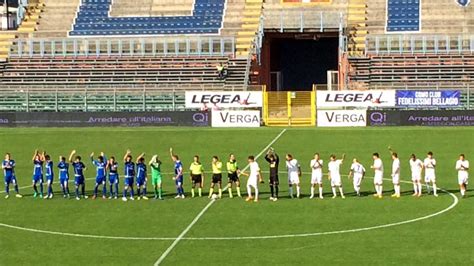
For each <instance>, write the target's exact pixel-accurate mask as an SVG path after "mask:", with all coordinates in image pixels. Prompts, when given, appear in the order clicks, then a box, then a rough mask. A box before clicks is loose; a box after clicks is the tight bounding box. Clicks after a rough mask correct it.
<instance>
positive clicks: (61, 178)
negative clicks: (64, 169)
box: [59, 176, 69, 185]
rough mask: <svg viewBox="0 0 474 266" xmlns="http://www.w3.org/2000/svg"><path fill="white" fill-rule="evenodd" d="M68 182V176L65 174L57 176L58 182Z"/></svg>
mask: <svg viewBox="0 0 474 266" xmlns="http://www.w3.org/2000/svg"><path fill="white" fill-rule="evenodd" d="M68 182H69V177H67V176H63V177H60V178H59V184H61V185H63V184H64V183H68Z"/></svg>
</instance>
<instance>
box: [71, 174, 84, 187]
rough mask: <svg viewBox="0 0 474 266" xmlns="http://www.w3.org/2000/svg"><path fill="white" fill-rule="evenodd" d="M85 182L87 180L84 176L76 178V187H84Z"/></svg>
mask: <svg viewBox="0 0 474 266" xmlns="http://www.w3.org/2000/svg"><path fill="white" fill-rule="evenodd" d="M84 182H85V178H84V176H83V175H81V176H75V177H74V184H76V186H79V185H84Z"/></svg>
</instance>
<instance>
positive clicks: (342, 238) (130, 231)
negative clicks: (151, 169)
mask: <svg viewBox="0 0 474 266" xmlns="http://www.w3.org/2000/svg"><path fill="white" fill-rule="evenodd" d="M281 130H282V129H280V128H262V129H193V128H136V129H135V128H133V129H117V128H100V129H2V130H0V152H1V153H4V152H7V151H8V152H11V153H12V155H13V158H14V159H15V160H16V161H17V169H16V172H17V176H18V180H19V183H20V186H21V187H22V188H21V193H22V194H24V195H25V197H24V198H23V199H17V198H14V197H11V198H10V199H8V200H5V199H3V195H4V194H0V207H1V216H0V223H3V224H8V225H15V226H18V227H24V228H30V229H37V230H45V231H54V232H63V233H72V234H80V235H95V236H109V237H113V236H120V237H140V238H170V239H167V240H156V239H155V240H150V239H148V240H145V239H143V240H123V239H104V238H83V237H77V236H65V235H51V234H44V233H39V232H29V231H22V230H18V229H13V228H7V227H4V226H0V258H1V262H0V265H32V264H36V265H38V264H39V265H42V264H48V265H57V264H63V265H64V264H66V265H84V264H89V265H132V264H134V265H136V264H138V265H152V264H153V263H155V261H156V260H157V259H158V258H159V257H160V256H161V254H163V252H164V251H165V250H166V249H167V248H168V247H169V246H170V245H171V243H172V242H173V239H175V238H176V237H177V236H178V235H180V233H181V232H182V231H183V230H184V229H185V228H186V227H187V226H188V225H189V224H190V223H191V221H192V220H193V219H194V218H195V217H196V216H197V215H198V213H199V212H200V211H201V210H202V209H203V208H204V207H205V206H206V205H207V204H208V203H209V200H208V199H207V198H201V199H199V198H198V199H191V198H189V197H188V198H186V199H185V200H175V199H173V196H174V191H175V189H174V183H173V181H172V179H171V174H169V173H170V172H172V162H171V160H170V159H169V158H168V157H169V156H168V149H169V147H170V146H172V147H173V148H174V149H175V151H176V153H177V154H179V155H180V157H181V158H182V161H183V163H184V166H185V168H186V169H187V168H188V166H189V163H190V162H191V159H192V156H193V155H195V154H199V155H200V156H201V158H202V162H203V163H204V165H205V167H206V168H207V169H209V168H210V158H211V156H213V155H219V156H220V157H221V158H223V159H226V157H227V155H228V154H229V153H231V152H232V153H235V154H236V156H237V158H238V161H239V163H240V165H241V167H243V166H245V165H246V164H245V158H246V157H247V156H248V155H250V154H253V155H257V154H258V153H259V152H260V151H262V149H263V148H264V147H265V146H267V144H268V143H270V141H272V140H273V139H274V138H275V137H276V136H277V135H278V134H279V133H280V132H281ZM473 136H474V128H421V127H420V128H364V129H362V128H360V129H288V130H287V131H286V132H285V133H284V134H283V135H282V136H281V138H280V139H278V140H277V142H276V143H275V144H274V145H273V147H274V148H275V149H276V150H277V152H279V154H280V155H281V157H283V156H284V154H285V153H288V152H290V153H292V154H293V155H294V156H295V157H296V158H297V159H298V160H299V161H300V163H301V165H302V168H303V171H304V172H305V173H304V175H303V178H302V193H303V196H304V197H303V198H302V199H299V200H296V199H294V200H291V199H288V197H287V185H286V184H285V183H286V182H285V180H286V175H285V174H284V173H282V174H281V175H280V180H281V181H282V182H281V183H282V184H281V186H280V188H281V192H280V196H281V199H280V200H279V201H278V202H270V201H268V200H267V199H268V197H269V194H268V193H269V189H268V186H267V184H265V185H260V190H261V198H262V200H261V201H260V202H259V203H247V202H245V201H244V200H242V199H238V198H234V199H229V198H228V196H227V194H226V193H224V196H225V197H224V199H222V200H218V201H216V202H215V203H214V204H212V206H211V207H210V208H209V209H208V210H207V211H206V212H205V213H204V215H203V216H202V217H201V218H200V219H199V221H198V222H197V223H196V224H194V226H193V227H192V228H191V229H190V231H189V232H188V233H187V234H186V235H185V236H184V237H185V239H183V240H181V241H179V242H178V244H177V245H176V246H175V247H174V248H173V249H172V250H171V252H170V253H169V254H168V256H167V257H166V258H165V260H164V261H163V265H203V264H206V265H224V264H227V265H242V264H251V265H257V264H260V265H269V264H276V265H294V264H295V263H299V264H301V265H314V264H323V265H329V264H332V265H354V264H356V265H403V264H405V265H428V264H433V265H454V264H455V265H473V264H474V252H473V246H474V233H473V232H474V223H473V219H474V205H473V200H474V191H472V190H470V191H469V192H468V195H469V197H468V198H464V199H460V200H459V204H458V205H457V206H456V207H455V208H453V209H452V210H450V211H448V212H446V213H443V214H441V215H438V216H435V217H432V218H430V219H425V220H422V221H418V222H414V223H409V224H404V225H398V226H393V227H388V228H380V229H375V230H369V231H362V232H349V233H343V234H330V235H316V236H306V237H291V238H278V239H240V240H237V239H230V240H199V238H202V237H216V238H219V237H255V236H278V235H294V234H311V233H324V232H331V231H340V230H350V229H357V228H366V227H372V226H378V225H383V224H390V223H396V222H401V221H406V220H410V219H415V218H417V217H422V216H426V215H429V214H432V213H436V212H438V211H441V210H443V209H445V208H447V207H449V206H450V205H451V204H452V203H453V198H452V197H451V196H450V195H448V194H446V193H441V194H440V197H438V198H435V197H433V196H424V197H422V198H419V199H416V198H412V197H411V196H409V195H410V194H411V189H412V186H411V185H410V184H405V183H404V184H403V185H402V190H403V191H404V192H405V194H404V196H403V197H402V198H400V199H398V200H397V199H392V198H390V197H389V195H390V194H391V190H392V185H391V182H390V181H388V180H387V181H385V183H384V190H385V195H386V197H384V198H383V199H382V200H378V199H374V198H372V197H371V196H370V197H369V196H367V197H361V198H357V197H353V196H352V185H351V182H350V181H349V180H347V178H345V177H344V178H343V183H344V189H345V192H346V193H347V194H348V196H349V197H348V198H347V199H345V200H342V199H340V198H338V199H335V200H332V199H330V195H329V192H330V188H329V187H328V184H329V182H328V181H326V182H325V188H324V190H325V193H327V195H326V198H325V199H324V200H310V199H309V198H308V194H309V179H310V176H309V174H308V172H309V160H310V159H311V157H312V155H313V153H314V152H319V153H320V154H321V155H322V157H323V159H324V161H325V162H324V163H325V166H326V163H327V161H328V157H329V155H330V154H332V153H335V154H338V155H340V154H342V153H346V155H347V161H346V162H345V163H344V165H343V167H342V171H341V172H342V173H343V174H347V172H348V170H349V166H350V159H352V158H353V157H357V158H359V159H360V161H361V162H362V163H363V164H364V165H365V166H366V168H367V169H369V166H370V163H371V154H372V153H373V152H375V151H378V152H380V153H381V155H382V159H383V161H384V165H385V177H386V178H389V172H390V167H391V160H390V158H389V153H388V151H387V146H388V145H389V144H390V145H392V147H394V149H396V150H397V152H398V153H399V156H400V158H401V161H402V178H403V179H404V180H406V181H408V180H409V179H410V178H409V175H410V173H409V168H408V158H409V155H410V154H411V153H416V154H417V155H418V156H419V157H421V158H424V155H425V153H426V152H427V151H429V150H432V151H433V152H434V153H435V157H436V159H437V161H438V168H437V177H438V185H439V186H440V187H442V188H443V189H446V190H448V191H451V192H453V193H456V195H458V194H459V193H458V187H457V178H456V176H457V175H456V171H455V170H454V164H455V161H456V160H457V156H458V154H459V153H461V152H463V153H466V155H467V157H468V159H471V161H473V160H474V159H472V158H473V157H474V155H473V154H472V152H473V150H474V138H473ZM35 148H39V149H46V150H47V152H48V153H49V154H50V155H52V158H54V159H55V161H56V159H57V157H58V156H59V155H67V154H68V153H69V152H70V151H71V150H72V149H76V150H77V151H78V154H79V155H82V157H83V158H85V160H84V161H85V163H86V165H87V166H89V169H88V170H87V171H86V178H88V180H87V182H86V188H87V190H88V193H91V190H92V188H93V182H94V181H93V180H94V179H93V177H94V169H93V167H91V164H90V162H89V160H88V158H87V157H88V155H89V154H90V153H91V152H95V153H96V154H97V153H99V152H100V151H104V152H106V154H107V155H108V156H112V155H113V156H116V157H117V158H121V157H122V156H123V154H124V152H125V150H126V149H127V148H130V149H132V151H133V154H134V156H136V155H138V154H139V153H141V152H142V151H143V152H146V154H147V157H146V158H147V159H149V158H150V157H151V155H152V154H159V155H160V156H161V157H162V160H163V162H164V166H163V172H165V173H167V174H166V175H165V182H164V189H165V193H166V200H164V201H154V200H150V201H147V202H145V201H134V202H130V201H129V202H127V203H124V202H122V201H119V200H102V199H100V200H81V201H75V200H72V199H71V200H65V199H63V198H61V197H60V193H59V186H58V184H57V183H56V184H55V191H56V197H55V198H54V199H53V200H48V201H46V200H39V199H33V198H32V197H31V194H32V189H31V188H30V187H29V186H30V184H31V170H32V164H31V157H32V152H33V151H34V149H35ZM262 159H263V158H259V160H258V161H259V163H260V165H261V168H262V169H263V170H267V165H266V163H265V162H264V161H263V160H262ZM280 170H281V171H283V172H284V170H285V169H284V167H283V166H280ZM122 171H123V168H120V173H121V174H122ZM325 172H326V168H325ZM372 174H373V173H372V172H371V171H370V170H369V173H368V176H372ZM224 179H225V178H224ZM243 179H245V178H243ZM265 179H267V174H266V173H265ZM206 180H207V181H206V183H207V184H206V186H205V189H204V191H205V192H206V193H205V194H206V195H207V191H208V181H209V177H208V178H206ZM55 181H56V182H57V176H56V180H55ZM121 181H123V180H122V179H121ZM243 183H244V185H245V181H244V182H243ZM267 183H268V182H267ZM244 185H243V186H242V191H243V192H244V191H245V186H244ZM148 188H149V189H148V190H149V192H151V185H150V184H149V187H148ZM120 189H122V184H121V185H120ZM189 189H190V182H189V179H187V178H186V179H185V191H186V192H189ZM362 190H363V191H364V192H366V193H371V192H372V191H373V187H372V179H370V178H367V179H365V180H364V183H363V186H362ZM234 193H235V191H234ZM12 196H13V194H12ZM186 238H194V239H186Z"/></svg>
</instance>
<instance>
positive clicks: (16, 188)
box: [15, 184, 20, 194]
mask: <svg viewBox="0 0 474 266" xmlns="http://www.w3.org/2000/svg"><path fill="white" fill-rule="evenodd" d="M15 192H16V194H19V193H20V190H19V189H18V184H15Z"/></svg>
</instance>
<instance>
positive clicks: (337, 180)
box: [331, 174, 342, 187]
mask: <svg viewBox="0 0 474 266" xmlns="http://www.w3.org/2000/svg"><path fill="white" fill-rule="evenodd" d="M341 185H342V182H341V176H340V175H334V174H332V175H331V187H340V186H341Z"/></svg>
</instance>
